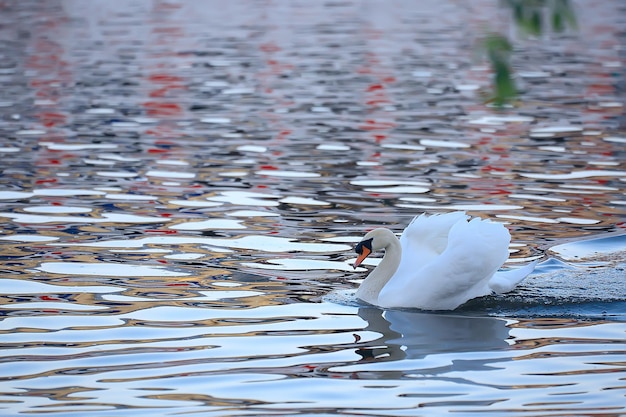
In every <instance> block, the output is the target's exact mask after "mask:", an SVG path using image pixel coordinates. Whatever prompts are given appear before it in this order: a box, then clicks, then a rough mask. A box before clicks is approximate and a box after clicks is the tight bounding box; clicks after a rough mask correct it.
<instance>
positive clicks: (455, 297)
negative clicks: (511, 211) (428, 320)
mask: <svg viewBox="0 0 626 417" xmlns="http://www.w3.org/2000/svg"><path fill="white" fill-rule="evenodd" d="M510 239H511V236H510V234H509V232H508V230H507V229H506V228H505V227H504V226H503V225H502V224H499V223H493V222H490V221H488V220H481V219H479V218H476V219H473V220H472V221H470V222H466V221H465V220H463V221H457V222H456V223H455V224H454V225H453V226H452V227H451V228H450V232H449V235H448V239H447V246H446V248H445V250H444V251H443V252H442V253H441V254H440V255H438V256H436V257H433V258H432V259H430V260H429V261H428V262H426V263H425V264H422V265H415V264H412V267H413V269H409V268H408V267H405V265H409V264H410V262H405V263H402V262H401V266H402V268H400V267H399V268H398V270H397V271H396V274H394V276H393V277H392V278H391V279H390V280H389V282H388V283H387V285H385V287H384V288H383V289H382V291H381V292H380V294H379V298H378V301H379V305H381V306H383V307H415V308H422V309H431V310H451V309H454V308H456V307H458V306H459V305H461V304H463V303H465V302H466V301H468V300H470V299H472V298H475V297H480V296H483V295H487V294H490V293H491V289H490V287H489V279H490V278H491V277H492V276H493V274H494V273H495V272H496V271H497V270H498V268H499V267H500V266H502V264H503V263H504V262H505V261H506V260H507V258H508V256H509V252H508V246H509V242H510ZM403 250H404V246H403ZM402 258H403V259H404V254H403V257H402Z"/></svg>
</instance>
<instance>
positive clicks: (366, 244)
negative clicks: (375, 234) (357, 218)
mask: <svg viewBox="0 0 626 417" xmlns="http://www.w3.org/2000/svg"><path fill="white" fill-rule="evenodd" d="M363 248H366V249H367V250H368V251H369V252H372V239H367V240H362V241H360V242H359V243H358V244H357V245H356V246H355V247H354V251H355V252H356V253H357V254H359V255H361V254H362V253H363Z"/></svg>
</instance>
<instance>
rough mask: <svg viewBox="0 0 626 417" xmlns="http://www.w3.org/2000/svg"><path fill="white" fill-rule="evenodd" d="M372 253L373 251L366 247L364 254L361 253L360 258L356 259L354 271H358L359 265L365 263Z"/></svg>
mask: <svg viewBox="0 0 626 417" xmlns="http://www.w3.org/2000/svg"><path fill="white" fill-rule="evenodd" d="M370 253H372V251H371V250H369V249H368V248H367V247H365V246H364V247H363V252H361V254H360V255H359V257H358V258H356V261H354V265H353V267H354V269H356V268H357V267H358V266H359V265H361V262H363V261H364V260H365V258H367V257H368V256H369V255H370Z"/></svg>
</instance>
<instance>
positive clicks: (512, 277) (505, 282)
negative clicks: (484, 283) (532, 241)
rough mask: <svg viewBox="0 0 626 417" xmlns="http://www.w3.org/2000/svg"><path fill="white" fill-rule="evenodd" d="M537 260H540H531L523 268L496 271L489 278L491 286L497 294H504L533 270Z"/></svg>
mask: <svg viewBox="0 0 626 417" xmlns="http://www.w3.org/2000/svg"><path fill="white" fill-rule="evenodd" d="M537 262H539V260H536V261H534V262H531V263H529V264H528V265H526V266H523V267H521V268H517V269H512V270H510V271H498V272H496V273H495V274H494V275H493V276H492V277H491V279H490V280H489V288H491V290H492V291H494V292H495V293H496V294H504V293H506V292H509V291H511V290H512V289H513V288H515V287H516V286H517V285H518V284H519V283H520V282H522V281H523V280H524V278H526V277H527V276H528V275H529V274H530V273H531V272H533V270H534V269H535V266H536V265H537Z"/></svg>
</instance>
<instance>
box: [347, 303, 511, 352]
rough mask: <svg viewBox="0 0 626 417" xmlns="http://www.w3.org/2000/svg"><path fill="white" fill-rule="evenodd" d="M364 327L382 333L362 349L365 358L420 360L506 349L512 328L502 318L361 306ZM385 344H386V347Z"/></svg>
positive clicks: (360, 313)
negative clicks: (439, 354) (445, 354)
mask: <svg viewBox="0 0 626 417" xmlns="http://www.w3.org/2000/svg"><path fill="white" fill-rule="evenodd" d="M358 314H359V316H360V317H361V318H362V319H363V320H365V321H367V323H368V325H367V327H366V329H365V330H370V331H373V332H376V333H379V334H381V335H382V336H381V337H380V338H379V339H377V340H375V341H372V342H371V343H370V346H371V348H370V349H369V351H368V349H360V350H359V352H358V353H359V354H360V355H361V356H362V357H363V359H364V360H372V358H380V359H381V360H401V359H421V358H424V357H426V356H427V355H431V354H435V353H454V352H476V351H494V350H503V349H507V348H508V346H509V344H508V343H507V342H506V340H507V338H508V337H509V328H508V327H507V326H506V322H505V321H504V320H502V319H497V318H492V317H468V316H458V315H448V314H436V313H427V312H417V311H402V310H381V309H378V308H375V307H361V308H359V313H358ZM383 346H384V347H383Z"/></svg>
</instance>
